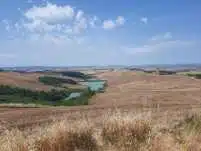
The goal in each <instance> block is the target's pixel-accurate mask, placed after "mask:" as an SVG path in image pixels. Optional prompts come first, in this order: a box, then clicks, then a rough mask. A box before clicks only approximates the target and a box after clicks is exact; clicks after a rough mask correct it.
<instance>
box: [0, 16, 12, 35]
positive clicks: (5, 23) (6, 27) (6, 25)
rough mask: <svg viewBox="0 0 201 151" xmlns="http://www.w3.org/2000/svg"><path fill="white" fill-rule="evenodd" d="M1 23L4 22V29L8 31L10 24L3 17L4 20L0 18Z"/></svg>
mask: <svg viewBox="0 0 201 151" xmlns="http://www.w3.org/2000/svg"><path fill="white" fill-rule="evenodd" d="M2 23H3V24H4V26H5V29H6V31H7V32H9V31H10V30H11V26H10V24H9V22H8V20H5V19H4V20H2Z"/></svg>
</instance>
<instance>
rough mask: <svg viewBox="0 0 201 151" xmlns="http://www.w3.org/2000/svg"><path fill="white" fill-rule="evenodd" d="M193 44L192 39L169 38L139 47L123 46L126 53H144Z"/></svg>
mask: <svg viewBox="0 0 201 151" xmlns="http://www.w3.org/2000/svg"><path fill="white" fill-rule="evenodd" d="M192 45H194V42H193V41H182V40H170V41H161V42H159V43H152V44H145V45H142V46H139V47H123V48H122V49H123V50H125V52H126V53H128V54H131V55H133V54H144V53H153V52H159V51H167V50H171V49H173V48H174V49H177V48H185V47H189V46H192Z"/></svg>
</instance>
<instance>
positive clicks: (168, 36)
mask: <svg viewBox="0 0 201 151" xmlns="http://www.w3.org/2000/svg"><path fill="white" fill-rule="evenodd" d="M169 39H172V33H171V32H166V33H164V34H159V35H156V36H153V37H151V41H162V40H169Z"/></svg>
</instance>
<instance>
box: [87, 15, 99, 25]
mask: <svg viewBox="0 0 201 151" xmlns="http://www.w3.org/2000/svg"><path fill="white" fill-rule="evenodd" d="M99 22H100V20H99V18H98V17H97V16H93V17H92V18H90V21H89V25H90V26H91V27H92V28H95V27H97V24H98V23H99Z"/></svg>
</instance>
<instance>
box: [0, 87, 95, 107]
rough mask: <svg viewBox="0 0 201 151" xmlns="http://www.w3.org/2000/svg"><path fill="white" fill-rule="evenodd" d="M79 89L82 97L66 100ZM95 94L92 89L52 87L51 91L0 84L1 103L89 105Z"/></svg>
mask: <svg viewBox="0 0 201 151" xmlns="http://www.w3.org/2000/svg"><path fill="white" fill-rule="evenodd" d="M78 91H79V92H82V95H81V96H80V97H78V98H74V99H71V100H65V99H66V98H67V97H68V96H69V95H70V94H71V93H72V92H78ZM94 94H95V93H94V92H93V91H91V90H90V89H83V90H74V89H65V90H55V89H52V90H51V91H49V92H45V91H32V90H28V89H24V88H18V87H11V86H6V85H0V103H24V104H30V103H34V104H42V105H52V106H61V105H64V106H65V105H66V106H69V105H70V106H72V105H87V104H88V102H89V98H90V97H91V96H93V95H94Z"/></svg>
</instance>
